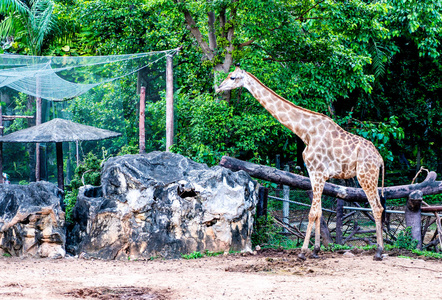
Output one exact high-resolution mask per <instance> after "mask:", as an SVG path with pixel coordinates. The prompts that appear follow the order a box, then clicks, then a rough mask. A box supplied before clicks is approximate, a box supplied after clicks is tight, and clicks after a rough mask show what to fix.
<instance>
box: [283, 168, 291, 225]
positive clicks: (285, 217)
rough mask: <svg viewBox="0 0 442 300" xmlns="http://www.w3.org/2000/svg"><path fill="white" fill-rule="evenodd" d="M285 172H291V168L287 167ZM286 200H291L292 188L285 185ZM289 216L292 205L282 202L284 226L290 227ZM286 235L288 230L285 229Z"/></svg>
mask: <svg viewBox="0 0 442 300" xmlns="http://www.w3.org/2000/svg"><path fill="white" fill-rule="evenodd" d="M284 171H286V172H289V171H290V166H289V165H285V166H284ZM283 194H284V200H290V187H289V186H288V185H284V187H283ZM289 215H290V203H289V202H288V201H284V202H282V222H283V223H284V224H287V225H289V224H290V223H289ZM283 232H284V233H287V232H288V231H287V229H286V228H284V229H283Z"/></svg>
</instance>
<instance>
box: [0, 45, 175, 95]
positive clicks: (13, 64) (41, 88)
mask: <svg viewBox="0 0 442 300" xmlns="http://www.w3.org/2000/svg"><path fill="white" fill-rule="evenodd" d="M176 52H177V49H174V50H167V51H160V52H150V53H139V54H128V55H110V56H86V57H72V56H59V57H58V56H57V57H45V56H22V55H11V54H4V55H0V88H1V87H4V86H7V87H10V88H12V89H14V90H17V91H20V92H22V93H25V94H27V95H31V96H35V97H40V98H43V99H47V100H55V101H62V100H67V99H71V98H74V97H77V96H79V95H81V94H83V93H85V92H87V91H89V90H90V89H92V88H94V87H96V86H98V85H100V84H103V83H105V82H110V81H113V80H115V79H118V78H121V77H124V76H127V75H130V74H133V73H135V72H137V71H139V70H140V69H142V68H144V67H146V66H149V65H151V64H154V63H155V62H157V61H159V60H162V59H163V58H164V57H166V56H167V55H173V54H174V53H176Z"/></svg>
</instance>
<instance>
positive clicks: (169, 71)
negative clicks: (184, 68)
mask: <svg viewBox="0 0 442 300" xmlns="http://www.w3.org/2000/svg"><path fill="white" fill-rule="evenodd" d="M173 123H174V117H173V56H172V55H167V59H166V151H169V150H170V147H171V146H172V145H173V136H174V132H173V129H174V128H173Z"/></svg>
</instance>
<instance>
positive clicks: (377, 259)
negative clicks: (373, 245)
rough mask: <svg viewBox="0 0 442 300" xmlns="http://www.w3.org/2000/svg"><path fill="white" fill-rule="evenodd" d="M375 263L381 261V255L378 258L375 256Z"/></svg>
mask: <svg viewBox="0 0 442 300" xmlns="http://www.w3.org/2000/svg"><path fill="white" fill-rule="evenodd" d="M373 260H375V261H382V255H380V256H378V255H377V254H376V255H375V256H374V257H373Z"/></svg>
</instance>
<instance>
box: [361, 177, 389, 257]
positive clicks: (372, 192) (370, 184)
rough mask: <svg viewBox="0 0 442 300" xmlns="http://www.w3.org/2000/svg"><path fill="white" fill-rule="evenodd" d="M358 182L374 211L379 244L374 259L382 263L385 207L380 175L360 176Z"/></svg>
mask: <svg viewBox="0 0 442 300" xmlns="http://www.w3.org/2000/svg"><path fill="white" fill-rule="evenodd" d="M358 180H359V184H360V185H361V187H362V189H363V190H364V192H365V194H366V196H367V199H368V202H369V203H370V206H371V208H372V210H373V217H374V219H375V223H376V242H377V250H376V254H375V256H374V258H373V259H374V260H377V261H380V260H382V252H383V250H384V240H383V237H382V214H383V212H384V207H383V205H382V203H381V199H380V197H379V194H378V190H377V182H378V174H376V173H375V174H374V175H373V176H366V177H364V176H358Z"/></svg>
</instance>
